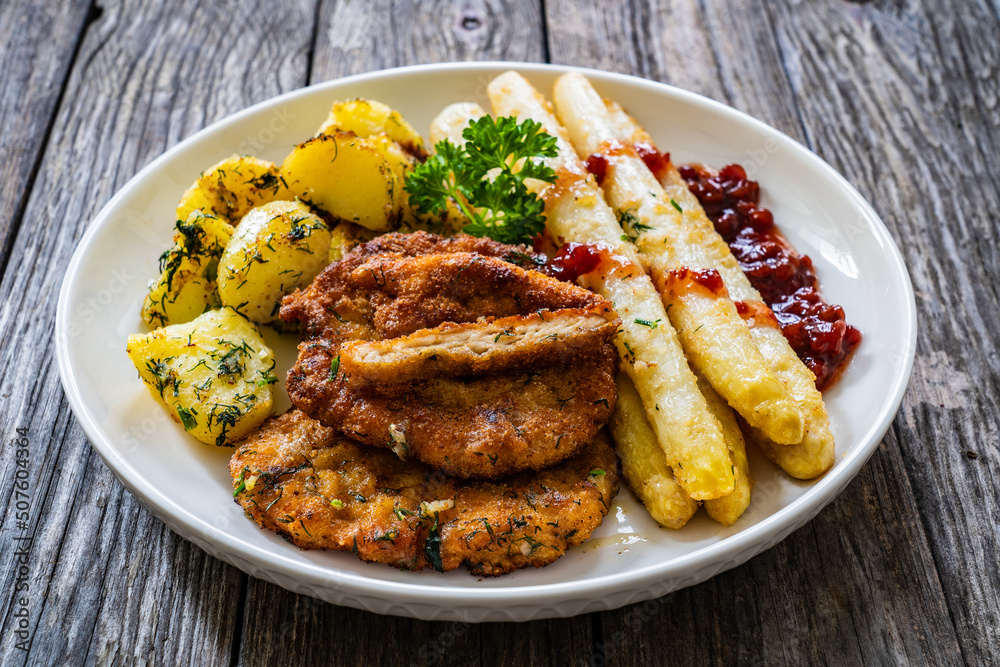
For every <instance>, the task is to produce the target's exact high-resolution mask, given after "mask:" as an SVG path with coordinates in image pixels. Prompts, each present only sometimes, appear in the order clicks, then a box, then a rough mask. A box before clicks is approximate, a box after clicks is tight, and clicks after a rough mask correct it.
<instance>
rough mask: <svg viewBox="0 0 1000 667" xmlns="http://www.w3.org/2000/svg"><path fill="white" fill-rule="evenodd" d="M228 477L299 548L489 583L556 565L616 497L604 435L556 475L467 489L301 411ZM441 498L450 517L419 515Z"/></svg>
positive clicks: (249, 510) (259, 519) (258, 439)
mask: <svg viewBox="0 0 1000 667" xmlns="http://www.w3.org/2000/svg"><path fill="white" fill-rule="evenodd" d="M229 470H230V473H231V474H232V477H233V486H234V487H235V488H236V489H237V490H238V493H237V494H236V502H237V503H239V504H240V505H241V506H242V507H243V508H244V511H245V512H246V514H247V516H248V517H249V518H251V519H252V520H254V521H255V522H256V523H257V524H259V525H260V526H261V527H262V528H268V529H270V530H273V531H275V532H277V533H278V534H279V535H281V536H282V537H284V538H285V539H287V540H288V541H289V542H291V543H293V544H295V545H296V546H298V547H300V548H302V549H336V550H340V551H352V552H354V553H355V554H356V555H357V556H358V557H359V558H361V559H362V560H365V561H369V562H380V563H386V564H389V565H393V566H395V567H398V568H401V569H407V570H420V569H423V568H425V567H433V568H435V569H439V570H442V571H447V570H454V569H456V568H458V567H459V566H461V565H462V564H463V563H464V564H465V565H467V566H468V569H469V572H470V573H471V574H474V575H488V576H493V575H499V574H504V573H507V572H510V571H512V570H515V569H517V568H521V567H527V566H534V567H541V566H543V565H548V564H549V563H551V562H553V561H554V560H556V559H557V558H559V557H560V556H561V555H563V554H564V553H565V551H566V549H567V548H569V547H571V546H573V545H576V544H580V543H581V542H583V541H584V540H586V539H587V538H588V537H590V534H591V532H593V530H594V529H595V528H597V526H599V525H600V523H601V521H602V519H603V518H604V515H605V514H607V512H608V508H609V507H610V504H611V500H612V499H613V498H614V496H615V494H616V493H617V492H618V463H617V460H616V459H615V455H614V452H613V451H612V449H611V446H610V442H609V440H608V438H607V435H606V434H605V432H604V431H601V433H600V434H599V435H598V436H597V438H596V440H595V441H594V443H593V444H591V445H589V446H587V447H585V448H584V449H583V450H582V451H581V452H579V453H578V454H577V455H575V456H573V457H572V458H570V459H568V460H567V461H565V462H564V463H563V464H562V465H561V466H559V467H558V468H551V469H549V470H545V471H542V472H538V473H523V474H520V475H517V476H514V477H511V478H508V479H505V480H502V481H499V482H486V481H462V480H457V479H454V478H450V477H447V476H446V475H443V474H441V473H440V472H438V471H435V470H433V469H431V468H429V467H427V466H425V465H422V464H420V463H416V462H409V463H404V462H402V461H400V460H399V459H397V458H396V457H395V456H393V455H392V453H391V452H388V451H385V450H381V449H373V448H370V447H366V446H365V445H362V444H360V443H358V442H356V441H353V440H350V439H348V438H346V437H344V436H342V435H340V434H338V433H337V432H336V431H335V430H334V429H330V428H326V427H324V426H322V425H321V424H319V423H318V422H316V421H314V420H312V419H309V418H308V417H307V416H306V415H305V414H303V413H302V412H299V411H297V410H292V411H291V412H288V413H286V414H284V415H281V416H280V417H274V418H271V419H269V420H268V421H267V422H265V423H264V424H263V425H262V426H261V427H260V428H259V429H258V430H257V431H255V432H254V433H252V434H251V435H250V436H248V437H247V438H246V439H244V440H243V441H242V442H240V443H238V444H237V448H236V451H235V453H234V454H233V457H232V459H231V461H230V464H229ZM595 471H603V473H597V474H591V473H592V472H595ZM442 500H444V501H453V502H454V507H453V508H450V509H440V510H439V511H438V512H437V513H436V516H435V513H434V512H433V511H431V512H430V514H424V515H423V516H422V515H421V503H424V502H433V501H442ZM439 504H443V505H447V504H450V503H447V502H446V503H439ZM435 524H436V525H437V531H436V537H435V534H434V530H433V529H434V526H435Z"/></svg>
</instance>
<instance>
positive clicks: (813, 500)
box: [54, 61, 917, 619]
mask: <svg viewBox="0 0 1000 667" xmlns="http://www.w3.org/2000/svg"><path fill="white" fill-rule="evenodd" d="M506 69H516V70H517V71H520V72H524V73H532V72H542V73H546V74H551V73H562V72H568V71H577V72H580V73H583V74H584V75H586V76H588V77H592V78H593V79H595V80H609V79H610V80H618V81H619V82H623V83H626V84H630V85H633V86H636V87H639V88H643V89H646V90H652V91H656V92H659V93H664V92H665V93H667V94H669V95H673V96H675V97H676V98H679V99H680V100H682V101H683V102H686V103H688V104H694V105H698V106H706V105H707V106H708V107H709V108H712V109H713V110H715V111H717V112H720V113H722V114H723V115H726V116H730V117H733V118H735V119H738V120H739V121H740V122H742V123H749V124H751V125H753V126H756V127H757V128H758V129H760V130H763V131H764V132H767V133H772V134H777V135H779V136H780V138H781V140H782V143H783V144H784V145H783V146H782V148H788V149H790V150H794V151H796V152H797V153H798V155H799V157H801V158H804V159H806V160H809V161H811V162H813V163H814V164H815V165H816V166H818V167H819V168H820V169H821V171H823V172H824V175H825V176H827V177H829V178H830V179H831V180H832V181H834V182H836V183H837V184H838V185H839V186H840V187H841V189H842V190H843V191H844V192H845V193H846V194H847V195H848V196H849V198H850V199H851V201H852V202H853V204H854V205H855V206H856V207H857V209H858V210H859V211H860V212H861V214H862V215H863V217H864V219H865V221H866V222H867V223H868V225H869V227H870V228H871V230H872V232H873V233H874V235H875V236H876V237H877V238H878V239H879V241H880V242H881V244H882V247H883V249H884V250H883V255H885V256H886V259H887V260H889V262H888V263H889V264H891V269H892V272H893V273H894V274H896V275H897V277H901V278H902V285H903V287H904V288H905V291H906V295H905V296H906V297H907V299H906V301H907V303H906V308H905V318H904V321H903V322H902V323H901V326H900V328H901V329H903V330H904V336H901V338H904V339H905V349H904V350H903V355H904V357H903V363H902V364H901V365H900V367H899V372H898V373H897V375H896V377H895V378H893V382H892V385H891V391H890V393H889V397H890V398H889V400H887V401H885V402H884V404H883V405H882V407H881V409H880V411H879V412H878V414H877V416H876V418H875V419H873V421H872V423H871V425H870V426H869V427H868V428H867V429H866V430H865V431H864V432H863V433H862V434H861V435H860V436H859V437H858V441H859V442H861V445H860V446H859V447H857V448H856V449H854V450H853V451H850V452H847V453H846V455H845V456H844V457H843V458H841V459H839V460H838V461H837V465H836V466H834V468H833V469H832V470H831V471H830V472H828V473H826V474H825V475H824V476H823V477H822V478H820V479H819V480H817V481H816V482H815V485H814V486H813V487H812V488H810V489H808V490H807V491H806V492H805V493H804V494H802V495H801V496H800V497H798V498H796V499H795V500H793V501H792V502H791V503H790V504H789V505H787V506H785V507H783V508H781V509H780V510H778V511H777V512H775V513H774V514H772V515H770V516H768V517H766V518H763V519H761V520H760V521H759V522H758V523H757V524H754V525H753V526H750V527H748V528H747V529H745V530H742V531H740V532H738V533H735V534H733V535H730V536H728V537H726V538H724V539H722V540H720V541H718V542H716V543H713V544H709V545H706V546H704V547H702V548H699V549H697V550H695V551H693V552H690V553H687V554H683V555H681V556H677V557H674V558H672V559H670V560H669V561H667V562H665V563H661V564H657V565H649V566H645V567H642V568H639V569H635V570H627V571H625V572H619V573H614V574H608V575H601V576H597V577H594V578H588V579H586V580H585V581H583V582H573V581H571V582H559V583H550V584H534V585H527V586H509V587H495V588H494V587H484V588H475V587H452V586H448V585H428V584H422V583H419V582H413V583H411V582H399V581H390V580H385V579H372V578H369V577H365V576H363V575H361V574H354V573H351V572H345V571H341V570H339V569H337V568H336V567H331V566H329V565H320V564H315V563H309V564H307V565H303V564H300V563H297V562H292V561H291V560H289V559H287V557H286V556H285V554H284V553H281V552H278V551H275V550H273V549H272V548H270V546H269V545H265V546H260V545H255V544H250V543H247V542H243V541H239V542H226V541H225V540H222V539H219V536H220V534H223V533H221V531H220V530H219V529H217V528H215V527H213V526H211V525H210V524H208V523H207V522H205V521H203V520H201V519H199V518H198V517H195V516H193V515H191V514H190V513H188V512H187V511H186V510H185V509H184V508H183V507H182V506H180V505H178V504H177V503H175V502H174V501H173V500H171V499H170V498H169V497H167V496H166V495H164V494H163V493H162V492H159V491H158V490H157V489H156V486H155V485H153V484H150V483H149V482H148V481H147V480H146V479H145V478H144V477H142V476H141V475H140V474H139V473H138V472H137V471H136V470H135V469H134V468H132V467H131V466H130V465H129V464H128V463H127V462H126V461H125V459H123V458H122V457H121V456H120V455H119V454H118V453H117V451H116V450H115V448H114V446H113V445H112V443H111V440H112V438H110V437H107V436H105V435H104V433H102V429H101V427H100V425H99V424H98V422H97V421H96V419H95V418H94V416H93V415H91V414H90V413H89V412H88V411H87V410H86V408H85V404H84V401H83V396H82V389H81V386H80V384H79V382H78V379H77V378H76V377H75V376H74V374H73V373H71V369H72V360H71V358H70V354H69V335H68V329H69V327H68V316H69V315H68V312H69V308H70V303H69V299H70V292H71V291H72V287H73V284H74V283H75V281H76V279H77V274H78V273H79V271H80V266H81V264H82V262H83V260H84V258H85V257H86V256H87V254H88V251H89V250H91V246H92V245H93V243H94V239H95V238H96V237H97V235H98V232H99V231H100V229H102V228H103V227H104V226H106V225H107V224H109V221H111V220H112V219H113V216H112V213H113V211H114V209H115V208H117V205H118V203H119V202H120V201H121V200H122V199H124V198H125V196H126V195H127V194H128V193H129V192H130V191H131V190H132V189H133V188H134V187H137V185H136V184H137V183H138V182H139V181H141V180H143V178H144V177H145V176H146V175H147V174H148V173H150V172H151V171H154V170H156V169H158V168H159V167H160V165H161V164H163V163H165V162H168V161H169V160H170V159H171V158H172V157H173V156H174V155H175V154H176V153H179V152H181V151H183V150H184V149H185V148H187V147H188V146H190V145H191V144H195V143H198V142H199V141H201V140H202V138H203V137H204V136H205V135H207V134H209V133H210V132H214V131H217V130H218V129H219V128H221V127H223V126H225V125H227V124H230V123H236V122H239V121H240V120H241V119H242V118H244V117H246V116H249V115H253V114H256V113H257V112H258V111H259V110H260V109H262V108H266V107H270V106H272V105H276V104H288V103H294V102H295V100H296V99H297V98H299V97H303V96H306V95H311V94H315V93H316V92H317V91H321V90H323V89H326V88H338V87H342V86H349V85H351V84H353V83H358V82H362V81H365V82H366V81H371V80H377V79H380V78H386V77H398V76H403V77H405V76H407V75H410V74H414V73H425V72H434V71H456V70H460V71H463V72H464V71H490V70H506ZM54 334H55V336H54V337H55V344H56V358H57V364H58V368H59V375H60V380H61V383H62V386H63V391H64V392H65V394H66V397H67V400H68V402H69V404H70V408H71V409H72V411H73V414H74V417H75V418H76V420H77V422H78V423H79V424H80V425H81V427H82V428H83V430H84V432H85V434H86V435H87V438H88V440H89V441H90V443H91V446H92V447H93V448H94V449H95V450H96V451H97V453H98V454H99V455H100V456H101V458H102V459H103V460H104V462H105V464H106V465H107V466H108V468H109V469H110V470H111V472H112V473H113V474H114V475H115V477H117V478H118V479H119V480H120V481H121V482H122V483H123V484H124V485H125V486H126V488H128V490H129V491H130V492H131V493H132V494H133V495H135V496H136V497H137V498H138V499H139V500H140V502H142V503H143V504H144V505H145V506H146V507H147V508H148V509H150V511H151V512H152V513H153V514H154V515H156V516H157V518H159V519H161V520H163V521H164V522H165V523H167V524H168V525H169V526H170V527H171V529H172V530H173V531H174V532H176V533H177V534H178V535H180V536H181V537H183V538H184V539H188V540H192V539H193V537H196V538H198V541H199V542H200V543H202V548H205V547H204V546H203V544H204V543H208V544H211V545H212V546H213V547H214V549H211V550H209V549H206V551H210V552H211V554H212V555H213V556H215V557H218V558H221V559H222V560H226V561H227V562H229V563H231V564H233V565H235V566H236V567H238V568H240V569H241V570H243V571H247V568H246V563H243V562H240V561H239V560H234V559H248V560H250V561H253V562H254V564H255V565H257V566H260V567H263V568H274V569H276V570H277V571H278V572H279V573H280V574H281V575H284V576H287V577H290V578H292V579H295V580H297V581H299V582H300V583H303V584H311V585H314V586H318V587H321V588H323V589H326V590H327V591H329V589H331V588H332V589H333V592H334V593H335V597H336V598H338V600H331V601H339V602H340V603H342V604H351V603H352V601H355V602H356V601H358V600H357V598H365V597H366V596H370V595H374V596H375V597H376V598H378V599H385V600H386V601H387V603H388V604H389V605H390V606H391V607H392V609H390V610H389V612H388V613H394V614H395V613H408V610H406V609H400V608H399V607H400V605H403V604H407V603H422V604H425V605H426V604H430V605H441V604H442V603H452V604H455V603H459V604H462V605H464V606H465V607H466V608H465V609H461V608H452V609H451V611H452V612H454V613H453V614H451V615H449V614H448V613H447V611H448V610H447V609H446V610H445V616H444V617H446V618H462V619H464V618H465V616H462V615H461V614H462V612H465V614H466V616H467V615H468V612H469V611H470V610H473V609H480V610H485V609H492V610H495V609H498V608H513V607H516V606H519V605H538V604H540V600H541V601H543V602H541V604H543V605H547V611H550V612H552V613H549V614H544V615H542V616H538V615H531V616H530V617H531V618H541V617H546V616H556V615H563V614H561V613H560V612H559V609H558V606H559V605H560V604H561V603H565V602H568V601H571V600H579V599H582V598H583V597H586V598H587V599H593V598H594V597H595V596H597V595H600V594H602V593H613V592H618V593H621V592H624V591H626V589H627V591H632V592H636V591H638V595H639V597H638V598H635V599H629V600H624V601H620V602H618V603H617V604H615V603H614V602H613V601H609V604H608V605H607V606H606V607H603V608H608V609H610V608H614V607H617V606H622V605H623V604H627V603H629V602H635V601H640V600H643V599H649V598H650V597H659V596H661V595H665V594H666V593H669V592H670V591H671V590H675V588H679V587H681V586H677V587H674V588H671V587H666V589H665V590H662V591H657V590H656V589H657V588H658V587H657V584H661V583H663V582H666V581H668V580H670V579H671V578H676V577H682V576H684V575H685V574H686V573H687V574H690V573H691V570H692V569H693V568H695V566H697V565H699V564H701V565H702V566H704V565H706V564H715V563H721V564H723V567H722V568H721V569H720V570H718V571H721V570H724V569H729V568H731V567H735V566H737V565H739V564H741V563H743V562H745V561H746V560H748V559H749V558H750V557H752V556H753V555H755V554H756V553H759V552H760V551H763V550H765V549H768V548H770V547H771V546H774V544H776V543H777V542H778V541H780V540H782V539H784V537H786V536H787V535H788V534H790V533H791V532H793V531H794V530H797V529H798V528H800V527H801V526H802V525H804V524H805V523H807V522H808V521H809V520H811V519H812V518H813V517H814V516H815V514H817V513H818V512H819V511H820V510H822V509H823V508H824V507H825V506H826V505H827V504H829V503H830V502H831V501H832V500H833V499H834V498H835V497H836V496H837V495H839V494H840V492H841V491H842V490H843V488H844V487H846V485H847V484H848V483H849V482H850V481H851V480H853V479H854V478H855V477H856V476H857V474H858V472H860V470H861V468H862V466H863V465H864V464H865V462H866V461H867V460H868V459H869V458H870V457H871V455H872V454H873V453H874V452H875V450H876V449H877V448H878V445H879V443H880V442H881V439H882V437H883V436H884V435H885V433H886V432H887V431H888V430H889V428H890V426H891V424H892V421H893V420H894V418H895V415H896V413H897V412H898V410H899V407H900V405H901V403H902V399H903V395H904V393H905V391H906V387H907V385H908V383H909V379H910V376H911V373H912V369H913V363H914V357H915V352H916V337H917V319H916V299H915V294H914V292H913V286H912V282H911V280H910V276H909V272H908V270H907V268H906V264H905V262H904V261H903V257H902V253H901V252H900V250H899V247H898V246H897V244H896V242H895V240H894V239H893V238H892V235H891V234H890V233H889V230H888V228H887V227H886V226H885V223H884V222H883V221H882V219H881V217H880V216H879V215H878V214H877V213H876V211H875V210H874V208H873V207H872V206H871V205H870V204H869V203H868V201H867V200H865V198H864V197H863V196H862V195H861V194H860V193H859V192H858V191H857V189H856V188H855V187H854V186H853V185H852V184H851V183H850V182H849V181H847V179H846V178H845V177H844V176H842V175H841V174H840V173H839V172H838V171H837V170H836V169H834V168H833V167H832V166H831V165H829V164H828V163H827V162H826V161H825V160H823V159H822V158H821V157H820V156H819V155H817V154H816V153H814V152H813V151H811V150H810V149H809V148H807V147H806V146H804V145H802V144H801V143H799V142H798V141H797V140H795V139H793V138H792V137H790V136H788V135H787V134H785V133H784V132H782V131H781V130H779V129H777V128H775V127H773V126H771V125H768V124H767V123H764V122H763V121H761V120H758V119H756V118H754V117H752V116H750V115H748V114H746V113H744V112H742V111H739V110H738V109H735V108H733V107H730V106H728V105H726V104H723V103H721V102H717V101H715V100H712V99H710V98H707V97H704V96H702V95H699V94H697V93H693V92H690V91H687V90H683V89H680V88H676V87H674V86H671V85H669V84H664V83H660V82H657V81H652V80H649V79H643V78H640V77H636V76H633V75H629V74H621V73H617V72H609V71H605V70H598V69H593V68H584V67H575V66H564V65H553V64H547V63H524V62H510V61H476V62H457V63H456V62H446V63H433V64H425V65H409V66H404V67H395V68H388V69H380V70H375V71H372V72H366V73H361V74H354V75H351V76H347V77H342V78H338V79H332V80H329V81H324V82H320V83H316V84H313V85H310V86H306V87H302V88H298V89H295V90H292V91H288V92H286V93H283V94H281V95H276V96H274V97H270V98H268V99H266V100H262V101H260V102H258V103H256V104H253V105H251V106H249V107H247V108H245V109H241V110H240V111H237V112H235V113H233V114H230V115H227V116H225V117H223V118H221V119H219V120H217V121H215V122H213V123H211V124H209V125H208V126H206V127H204V128H202V129H200V130H198V131H197V132H195V133H194V134H192V135H191V136H189V137H186V138H185V139H183V140H181V141H179V142H177V143H176V144H175V145H173V146H171V147H170V148H168V149H167V150H166V151H164V152H163V153H162V154H160V155H159V156H157V157H156V158H155V159H154V160H152V161H151V162H150V163H149V164H147V165H146V166H145V167H143V168H142V169H140V170H139V171H138V172H137V173H136V174H135V175H133V176H132V177H131V178H130V179H129V180H128V181H127V182H126V183H125V185H123V186H122V187H121V188H120V189H119V190H118V191H117V192H116V193H115V194H114V195H113V196H112V198H111V199H110V200H109V201H108V202H107V203H106V204H105V205H104V206H103V207H102V208H101V209H100V211H99V212H98V213H97V214H96V215H95V216H94V218H93V219H92V221H91V222H90V224H89V225H88V227H87V229H86V231H85V232H84V234H83V236H82V237H81V239H80V241H79V242H78V244H77V247H76V249H75V250H74V252H73V256H72V258H71V259H70V262H69V264H68V265H67V267H66V273H65V275H64V278H63V281H62V285H61V287H60V291H59V298H58V302H57V307H56V321H55V330H54ZM167 517H169V519H168V518H167ZM178 524H179V525H180V526H182V527H183V529H184V531H186V532H187V534H184V533H182V532H181V531H180V530H178V529H177V528H176V527H175V526H177V525H178ZM759 545H763V546H762V547H761V548H760V549H757V550H754V548H753V547H755V546H759ZM701 569H702V570H704V567H702V568H701ZM248 573H250V574H253V575H254V576H264V575H266V574H267V573H266V572H264V573H262V572H248ZM716 573H717V571H712V572H710V573H708V574H706V575H705V576H703V577H701V578H700V579H698V581H701V580H704V579H707V578H708V577H709V576H713V575H714V574H716ZM695 576H696V578H697V575H695ZM271 580H272V581H274V580H275V579H274V578H271ZM698 581H691V582H690V584H689V583H684V584H683V586H687V585H693V584H694V583H698ZM278 583H279V584H280V582H278ZM281 585H284V584H281ZM286 587H287V586H286ZM643 587H645V588H646V592H648V593H649V595H646V596H645V597H642V589H643ZM300 592H301V591H300ZM310 593H311V594H313V595H320V596H321V597H322V595H321V593H322V591H311V592H310ZM352 596H353V598H354V599H351V598H352ZM325 599H329V598H325ZM581 611H583V610H581ZM409 613H410V615H415V614H413V613H412V612H409ZM573 613H576V612H573ZM455 614H458V615H455ZM520 616H523V617H525V618H527V617H528V616H525V615H524V614H520Z"/></svg>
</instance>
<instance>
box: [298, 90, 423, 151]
mask: <svg viewBox="0 0 1000 667" xmlns="http://www.w3.org/2000/svg"><path fill="white" fill-rule="evenodd" d="M337 132H353V133H354V134H356V135H358V136H359V137H362V138H366V137H371V136H375V135H378V134H385V135H387V136H388V137H389V139H391V140H393V141H395V142H396V143H398V144H399V145H401V146H402V147H403V149H404V150H405V151H406V152H407V153H409V154H410V155H413V156H415V157H418V158H421V159H422V158H423V157H425V156H426V155H427V151H426V150H424V140H423V139H422V138H421V137H420V133H419V132H417V131H416V130H415V129H413V126H412V125H410V124H409V123H407V122H406V120H405V119H404V118H403V116H402V115H400V113H399V112H398V111H393V110H392V109H390V108H389V107H388V106H386V105H385V104H382V103H381V102H376V101H375V100H362V99H358V100H350V101H348V102H336V103H334V105H333V108H332V109H331V110H330V115H329V116H327V119H326V122H325V123H323V125H322V126H321V127H320V128H319V131H318V132H316V134H335V133H337Z"/></svg>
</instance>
